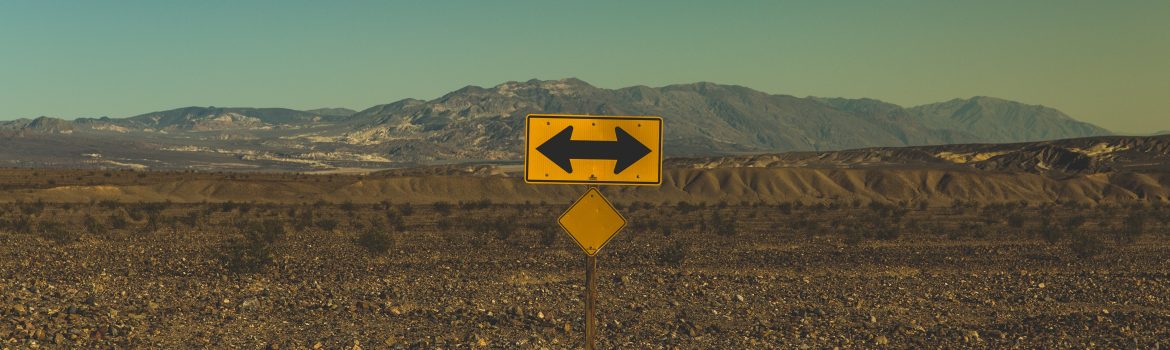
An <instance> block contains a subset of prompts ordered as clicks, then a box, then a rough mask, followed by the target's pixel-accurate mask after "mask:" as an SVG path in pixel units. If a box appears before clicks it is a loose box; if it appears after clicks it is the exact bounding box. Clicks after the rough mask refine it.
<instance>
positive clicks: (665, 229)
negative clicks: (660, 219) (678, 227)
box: [658, 223, 674, 237]
mask: <svg viewBox="0 0 1170 350" xmlns="http://www.w3.org/2000/svg"><path fill="white" fill-rule="evenodd" d="M658 232H660V233H662V237H670V235H672V234H674V225H671V224H669V223H663V224H662V225H661V226H658Z"/></svg>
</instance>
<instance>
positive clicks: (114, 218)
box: [107, 211, 130, 230]
mask: <svg viewBox="0 0 1170 350" xmlns="http://www.w3.org/2000/svg"><path fill="white" fill-rule="evenodd" d="M107 221H108V222H109V223H110V227H112V228H114V229H115V230H124V229H126V228H127V227H129V226H130V221H129V220H126V215H125V214H123V212H122V211H117V212H114V213H113V214H110V218H109V220H107Z"/></svg>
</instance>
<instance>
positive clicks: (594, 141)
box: [524, 114, 662, 350]
mask: <svg viewBox="0 0 1170 350" xmlns="http://www.w3.org/2000/svg"><path fill="white" fill-rule="evenodd" d="M525 133H526V136H527V137H526V139H525V140H526V141H525V142H526V146H525V149H524V181H525V182H527V183H532V184H587V185H591V187H589V189H588V190H586V191H585V194H583V195H581V198H579V199H577V201H575V202H573V205H572V206H570V207H569V209H568V210H566V211H565V213H564V214H561V217H560V218H558V219H557V223H558V224H560V225H561V228H563V229H564V230H565V232H567V233H568V234H569V237H571V238H572V239H573V242H576V243H577V246H579V247H581V250H582V251H584V252H585V349H587V350H593V349H594V346H595V344H596V340H597V318H596V308H597V252H598V251H600V250H601V248H602V247H604V246H605V244H606V243H609V240H610V239H612V238H613V236H614V235H616V234H617V233H618V232H620V231H621V230H622V228H624V227H626V219H625V218H623V217H622V215H621V214H620V213H618V212H617V209H614V207H613V204H612V203H610V202H609V200H608V199H605V197H604V196H602V195H601V192H600V191H598V190H597V187H592V186H594V185H601V184H604V185H650V186H656V185H659V184H661V183H662V118H658V117H599V116H582V115H536V114H533V115H529V116H528V118H527V120H526V131H525Z"/></svg>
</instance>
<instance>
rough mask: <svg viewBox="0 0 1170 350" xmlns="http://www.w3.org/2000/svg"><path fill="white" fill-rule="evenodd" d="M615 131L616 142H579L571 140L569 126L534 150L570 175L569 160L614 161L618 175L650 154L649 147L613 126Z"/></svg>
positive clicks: (570, 165)
mask: <svg viewBox="0 0 1170 350" xmlns="http://www.w3.org/2000/svg"><path fill="white" fill-rule="evenodd" d="M614 132H615V133H616V134H617V141H579V140H573V139H572V138H573V127H572V126H568V127H566V128H565V130H561V132H559V133H557V135H556V136H553V137H552V138H551V139H548V141H545V142H544V143H543V144H541V145H540V146H539V147H536V151H538V152H540V154H543V155H544V156H545V157H548V159H549V160H551V161H552V162H553V163H555V164H556V165H557V166H559V167H561V169H563V170H565V172H568V173H570V174H572V173H573V164H572V163H571V162H570V161H569V160H570V159H606V160H616V161H617V165H616V166H614V167H613V173H614V175H617V174H620V173H621V172H622V171H623V170H626V168H629V167H630V166H631V165H634V163H637V162H638V160H640V159H642V157H645V156H646V155H647V154H650V149H649V148H647V147H646V145H643V144H642V143H641V142H638V139H635V138H634V137H633V136H630V134H629V133H627V132H626V131H625V130H622V128H620V127H615V128H614Z"/></svg>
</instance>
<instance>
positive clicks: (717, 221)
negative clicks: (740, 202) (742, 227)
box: [711, 210, 736, 237]
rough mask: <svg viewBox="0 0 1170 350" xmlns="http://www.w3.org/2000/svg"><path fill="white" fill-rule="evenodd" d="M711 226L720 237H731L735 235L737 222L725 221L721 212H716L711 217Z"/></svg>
mask: <svg viewBox="0 0 1170 350" xmlns="http://www.w3.org/2000/svg"><path fill="white" fill-rule="evenodd" d="M711 226H712V227H713V228H714V230H715V234H717V235H719V236H722V237H730V236H734V235H735V230H736V227H735V220H727V219H724V218H723V215H721V214H720V213H719V210H716V211H715V213H714V214H712V215H711Z"/></svg>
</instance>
